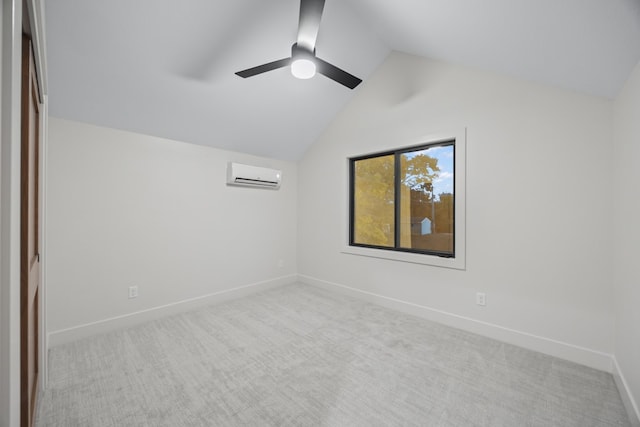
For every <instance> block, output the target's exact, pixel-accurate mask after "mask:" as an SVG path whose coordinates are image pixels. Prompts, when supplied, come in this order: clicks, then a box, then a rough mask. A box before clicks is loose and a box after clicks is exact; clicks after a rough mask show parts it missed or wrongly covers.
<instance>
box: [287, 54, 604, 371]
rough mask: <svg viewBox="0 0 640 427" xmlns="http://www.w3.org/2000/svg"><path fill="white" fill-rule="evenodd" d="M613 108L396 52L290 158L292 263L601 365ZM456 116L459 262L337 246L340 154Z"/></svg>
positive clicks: (397, 140)
mask: <svg viewBox="0 0 640 427" xmlns="http://www.w3.org/2000/svg"><path fill="white" fill-rule="evenodd" d="M611 110H612V106H611V102H610V101H608V100H605V99H601V98H597V97H591V96H585V95H581V94H578V93H574V92H569V91H565V90H559V89H555V88H552V87H549V86H543V85H538V84H533V83H528V82H524V81H520V80H515V79H510V78H506V77H501V76H498V75H495V74H491V73H486V72H480V71H476V70H471V69H468V68H463V67H459V66H454V65H449V64H444V63H441V62H435V61H430V60H427V59H421V58H418V57H414V56H410V55H406V54H401V53H395V52H394V53H392V54H391V55H390V56H389V58H388V59H387V61H386V62H385V63H384V64H383V65H382V66H381V67H380V69H379V70H378V71H377V72H376V73H375V74H374V75H373V76H372V77H371V78H370V79H369V80H368V81H367V82H365V83H364V84H363V85H362V87H361V88H360V89H359V90H358V93H356V95H355V97H354V98H353V100H352V101H351V102H350V104H349V105H348V106H347V107H346V108H345V109H344V110H343V112H342V113H341V114H340V115H339V116H338V117H337V118H336V120H335V121H334V122H333V123H332V124H331V126H330V127H329V128H328V129H327V131H326V132H325V133H324V135H323V136H322V137H321V138H320V139H319V140H318V142H317V143H316V144H315V145H314V146H312V147H311V149H310V150H309V151H308V152H307V153H306V155H305V156H304V158H303V159H302V161H301V162H300V163H299V165H298V170H299V183H298V188H299V204H298V212H299V226H298V227H299V228H298V236H299V237H298V238H299V241H298V242H299V243H298V247H299V256H298V262H299V273H300V274H301V275H302V276H303V278H305V280H308V281H316V282H318V283H325V284H328V285H329V286H331V284H337V285H340V286H346V287H350V288H352V289H355V290H357V291H363V292H368V293H371V294H374V296H383V297H388V298H392V299H395V300H400V302H408V303H411V304H413V306H412V307H413V308H416V305H417V306H423V307H426V308H428V309H426V310H423V312H424V313H431V314H433V316H432V317H434V318H438V319H440V320H443V319H444V321H447V319H449V320H450V322H449V323H451V324H455V325H457V326H461V327H465V328H467V329H472V330H477V331H480V332H484V333H487V332H488V333H491V332H490V331H491V330H492V328H493V326H491V325H487V324H486V323H489V324H492V325H497V326H500V327H502V328H503V329H500V328H493V330H494V331H498V332H496V333H495V334H494V336H496V337H500V338H501V339H506V340H507V341H509V340H510V341H512V342H514V343H518V344H520V345H526V346H530V347H534V348H537V349H539V350H541V351H547V352H549V353H552V354H556V355H562V356H564V357H568V358H570V359H573V360H576V361H579V362H581V363H585V364H589V365H591V366H595V367H599V368H601V369H609V368H610V358H609V355H610V354H611V353H612V351H613V338H612V334H611V331H612V329H613V309H612V307H613V301H612V299H613V298H612V293H611V275H612V261H611V255H610V250H611V242H612V237H611V234H612V225H611V202H612V197H611V191H610V190H611V186H612V180H611V177H610V175H611V161H612V154H611V132H612V129H611V123H612V116H611ZM460 127H466V128H467V199H466V201H467V210H466V216H467V252H466V255H467V259H466V261H467V268H466V271H458V270H451V269H445V268H439V267H433V266H426V265H418V264H409V263H403V262H397V261H387V260H380V259H374V258H366V257H359V256H354V255H349V254H343V253H341V252H340V247H341V246H342V244H343V243H344V242H345V241H346V234H345V232H344V230H345V228H344V225H345V223H346V221H347V205H346V199H347V196H346V194H347V175H346V173H347V170H346V158H347V157H348V156H351V155H357V154H365V153H371V152H376V151H380V150H386V149H390V148H394V147H400V146H404V145H407V144H411V143H416V142H420V141H421V138H422V137H424V136H425V135H429V134H431V133H440V131H443V130H444V131H446V130H448V129H451V130H456V129H458V128H460ZM477 291H482V292H486V295H487V305H486V307H484V308H482V307H479V306H476V305H475V293H476V292H477ZM396 302H397V301H396ZM407 306H409V305H407ZM418 308H420V307H418ZM429 309H434V310H436V311H433V310H429ZM449 314H453V315H454V316H449ZM460 316H461V317H460ZM474 321H480V322H486V323H477V322H474ZM476 326H479V327H476ZM505 328H506V329H505ZM518 332H522V333H524V334H518ZM501 334H504V335H501ZM518 337H520V338H522V340H519V338H518ZM536 337H542V339H541V340H538V338H536ZM554 347H555V349H554ZM565 353H566V354H565Z"/></svg>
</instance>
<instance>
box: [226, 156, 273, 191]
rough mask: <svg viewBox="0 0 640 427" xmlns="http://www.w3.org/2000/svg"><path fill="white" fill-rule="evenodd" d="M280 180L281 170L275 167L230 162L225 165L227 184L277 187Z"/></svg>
mask: <svg viewBox="0 0 640 427" xmlns="http://www.w3.org/2000/svg"><path fill="white" fill-rule="evenodd" d="M281 180H282V172H281V171H279V170H276V169H269V168H261V167H258V166H250V165H243V164H240V163H232V162H229V164H228V165H227V185H240V186H244V187H262V188H275V189H278V188H280V181H281Z"/></svg>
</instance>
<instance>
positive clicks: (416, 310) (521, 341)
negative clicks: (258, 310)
mask: <svg viewBox="0 0 640 427" xmlns="http://www.w3.org/2000/svg"><path fill="white" fill-rule="evenodd" d="M298 278H299V281H300V282H302V283H306V284H308V285H313V286H318V287H321V288H324V289H329V290H332V291H339V292H341V293H343V294H346V295H349V296H352V297H355V298H358V299H361V300H366V301H368V302H372V303H375V304H378V305H381V306H384V307H388V308H391V309H394V310H398V311H401V312H404V313H407V314H411V315H414V316H418V317H422V318H424V319H427V320H431V321H434V322H437V323H441V324H444V325H447V326H451V327H454V328H458V329H462V330H465V331H469V332H473V333H476V334H479V335H483V336H486V337H489V338H493V339H496V340H498V341H502V342H505V343H508V344H513V345H516V346H518V347H524V348H527V349H529V350H533V351H537V352H540V353H544V354H547V355H550V356H555V357H558V358H560V359H564V360H569V361H571V362H575V363H579V364H581V365H585V366H588V367H591V368H594V369H598V370H600V371H605V372H609V373H611V372H612V370H613V362H612V360H613V359H612V355H610V354H606V353H602V352H599V351H596V350H591V349H588V348H584V347H580V346H577V345H573V344H569V343H565V342H561V341H557V340H553V339H549V338H545V337H540V336H537V335H533V334H530V333H527V332H522V331H517V330H515V329H510V328H505V327H503V326H500V325H495V324H492V323H487V322H482V321H479V320H476V319H472V318H469V317H464V316H459V315H457V314H453V313H448V312H446V311H442V310H437V309H434V308H431V307H426V306H423V305H419V304H414V303H411V302H407V301H402V300H398V299H394V298H389V297H386V296H383V295H378V294H374V293H372V292H367V291H363V290H360V289H356V288H352V287H349V286H346V285H341V284H338V283H332V282H328V281H325V280H321V279H317V278H314V277H309V276H305V275H298Z"/></svg>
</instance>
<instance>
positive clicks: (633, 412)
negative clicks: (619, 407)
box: [613, 356, 640, 427]
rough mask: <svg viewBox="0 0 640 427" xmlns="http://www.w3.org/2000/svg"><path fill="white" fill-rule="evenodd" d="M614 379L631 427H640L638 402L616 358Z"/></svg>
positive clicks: (614, 359)
mask: <svg viewBox="0 0 640 427" xmlns="http://www.w3.org/2000/svg"><path fill="white" fill-rule="evenodd" d="M613 379H614V380H615V382H616V385H617V386H618V391H619V392H620V398H622V403H624V407H625V409H626V410H627V414H629V421H631V426H632V427H640V410H638V405H637V403H636V402H637V401H636V400H635V399H634V396H633V393H631V389H629V385H628V384H627V381H626V380H625V378H624V375H623V374H622V370H621V369H620V365H618V360H617V359H616V357H615V356H613Z"/></svg>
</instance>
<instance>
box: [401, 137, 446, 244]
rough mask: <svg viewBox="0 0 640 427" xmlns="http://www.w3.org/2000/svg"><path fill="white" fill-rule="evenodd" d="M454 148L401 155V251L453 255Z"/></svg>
mask: <svg viewBox="0 0 640 427" xmlns="http://www.w3.org/2000/svg"><path fill="white" fill-rule="evenodd" d="M453 160H454V147H453V145H445V146H434V147H429V148H426V149H420V150H416V151H409V152H405V153H401V154H400V180H401V185H400V188H401V190H400V248H402V249H414V250H421V251H429V252H438V253H442V254H444V255H451V256H453V251H454V248H453V242H454V240H453V232H454V227H453V223H454V216H453V210H454V206H453V200H454V199H453V191H454V185H453V182H454V181H453V172H454V170H453Z"/></svg>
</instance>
